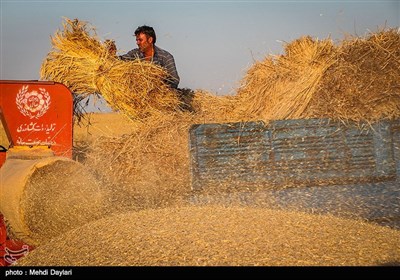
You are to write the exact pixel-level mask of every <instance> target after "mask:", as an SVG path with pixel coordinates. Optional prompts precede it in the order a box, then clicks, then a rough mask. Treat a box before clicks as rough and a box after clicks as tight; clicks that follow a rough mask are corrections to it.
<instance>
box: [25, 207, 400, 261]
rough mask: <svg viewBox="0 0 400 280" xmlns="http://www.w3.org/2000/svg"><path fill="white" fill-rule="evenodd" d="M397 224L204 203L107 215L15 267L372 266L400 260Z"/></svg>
mask: <svg viewBox="0 0 400 280" xmlns="http://www.w3.org/2000/svg"><path fill="white" fill-rule="evenodd" d="M399 238H400V231H396V230H393V229H390V228H385V227H381V226H376V225H372V224H368V223H364V222H361V221H356V220H347V219H341V218H337V217H333V216H329V215H311V214H304V213H299V212H290V211H278V210H270V209H257V208H243V207H229V208H226V207H223V206H216V205H214V206H213V205H209V206H203V207H198V206H187V207H178V208H173V207H170V208H165V209H151V210H144V211H137V212H129V213H122V214H119V215H116V216H109V217H107V218H104V219H100V220H97V221H94V222H91V223H88V224H86V225H83V226H81V227H79V228H76V229H73V230H71V231H69V232H67V233H65V234H62V235H60V236H59V237H57V238H55V239H53V240H51V241H50V242H48V243H47V244H45V245H43V246H41V247H38V248H37V249H35V250H34V251H32V252H31V253H29V255H28V256H26V257H24V258H22V259H20V261H18V263H17V264H18V265H21V266H37V265H42V266H43V265H44V266H60V265H61V266H243V265H245V266H342V265H345V266H360V265H362V266H371V265H375V266H376V265H395V264H398V263H399V261H400V243H399Z"/></svg>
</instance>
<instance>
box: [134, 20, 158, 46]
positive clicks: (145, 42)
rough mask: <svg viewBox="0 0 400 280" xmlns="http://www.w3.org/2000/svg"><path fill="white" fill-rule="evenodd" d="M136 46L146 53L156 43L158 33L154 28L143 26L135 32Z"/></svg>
mask: <svg viewBox="0 0 400 280" xmlns="http://www.w3.org/2000/svg"><path fill="white" fill-rule="evenodd" d="M135 36H136V44H137V45H138V47H139V49H140V50H141V51H143V52H144V51H145V50H146V49H147V48H149V47H150V46H152V45H154V44H155V43H156V33H155V31H154V29H153V27H150V26H147V25H143V26H139V27H138V28H136V30H135Z"/></svg>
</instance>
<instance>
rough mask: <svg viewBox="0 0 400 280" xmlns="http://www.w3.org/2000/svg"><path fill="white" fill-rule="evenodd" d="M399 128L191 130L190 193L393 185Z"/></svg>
mask: <svg viewBox="0 0 400 280" xmlns="http://www.w3.org/2000/svg"><path fill="white" fill-rule="evenodd" d="M399 127H400V120H396V121H382V122H379V123H376V124H373V125H372V126H371V125H368V124H364V125H360V124H358V125H355V124H346V125H344V124H343V123H339V122H334V121H332V120H329V119H308V120H305V119H300V120H285V121H274V122H271V123H270V124H268V125H264V123H262V122H247V123H226V124H201V125H194V126H192V127H191V129H190V131H189V134H190V143H189V148H190V154H191V175H192V188H193V189H194V190H201V189H205V188H208V187H218V186H221V185H224V186H228V188H229V187H232V188H244V189H247V190H252V189H260V188H265V189H268V188H277V187H278V188H279V187H286V186H328V185H335V184H339V185H345V184H367V183H375V182H385V181H393V182H395V181H396V178H397V176H398V173H399V170H400V167H399V165H400V164H399V153H400V151H399V149H400V148H399V147H400V143H399V141H400V140H399V139H400V136H399V135H400V132H399V131H400V129H399Z"/></svg>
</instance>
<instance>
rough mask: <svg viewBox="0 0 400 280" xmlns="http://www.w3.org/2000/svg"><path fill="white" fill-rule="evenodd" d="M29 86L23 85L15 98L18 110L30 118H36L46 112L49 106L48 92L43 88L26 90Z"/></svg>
mask: <svg viewBox="0 0 400 280" xmlns="http://www.w3.org/2000/svg"><path fill="white" fill-rule="evenodd" d="M28 88H29V86H23V87H22V88H21V89H20V90H19V92H18V94H17V97H16V98H15V102H16V103H17V107H18V110H19V111H20V112H21V113H22V114H23V115H24V116H27V117H29V118H31V119H34V118H35V119H38V118H40V117H41V116H43V115H44V113H46V112H47V110H48V109H49V106H50V94H49V93H48V92H47V91H46V89H44V88H39V91H37V90H32V91H28Z"/></svg>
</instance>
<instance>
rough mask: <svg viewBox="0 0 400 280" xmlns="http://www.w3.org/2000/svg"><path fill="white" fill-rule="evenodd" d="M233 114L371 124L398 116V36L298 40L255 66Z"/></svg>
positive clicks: (395, 33) (389, 32)
mask: <svg viewBox="0 0 400 280" xmlns="http://www.w3.org/2000/svg"><path fill="white" fill-rule="evenodd" d="M237 97H238V105H239V107H238V108H237V110H236V111H237V112H238V113H241V114H248V115H251V116H250V117H249V119H262V120H265V121H268V120H276V119H297V118H298V119H302V118H323V117H328V118H332V119H340V120H353V121H369V122H375V121H377V120H381V119H396V118H399V117H400V33H399V30H396V29H388V30H382V31H379V32H377V33H371V34H369V35H368V36H366V37H365V38H348V39H347V40H344V41H343V42H341V43H340V44H339V45H338V46H334V45H333V43H332V41H331V40H329V39H325V40H315V39H312V38H311V37H309V36H305V37H301V38H299V39H297V40H295V41H293V42H291V43H289V44H287V45H286V46H285V54H284V55H281V56H268V57H266V59H265V60H264V61H260V62H257V63H255V64H254V65H253V66H252V67H251V68H250V69H249V71H248V73H247V75H246V76H245V77H244V79H243V81H242V85H241V87H240V88H239V90H238V95H237Z"/></svg>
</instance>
